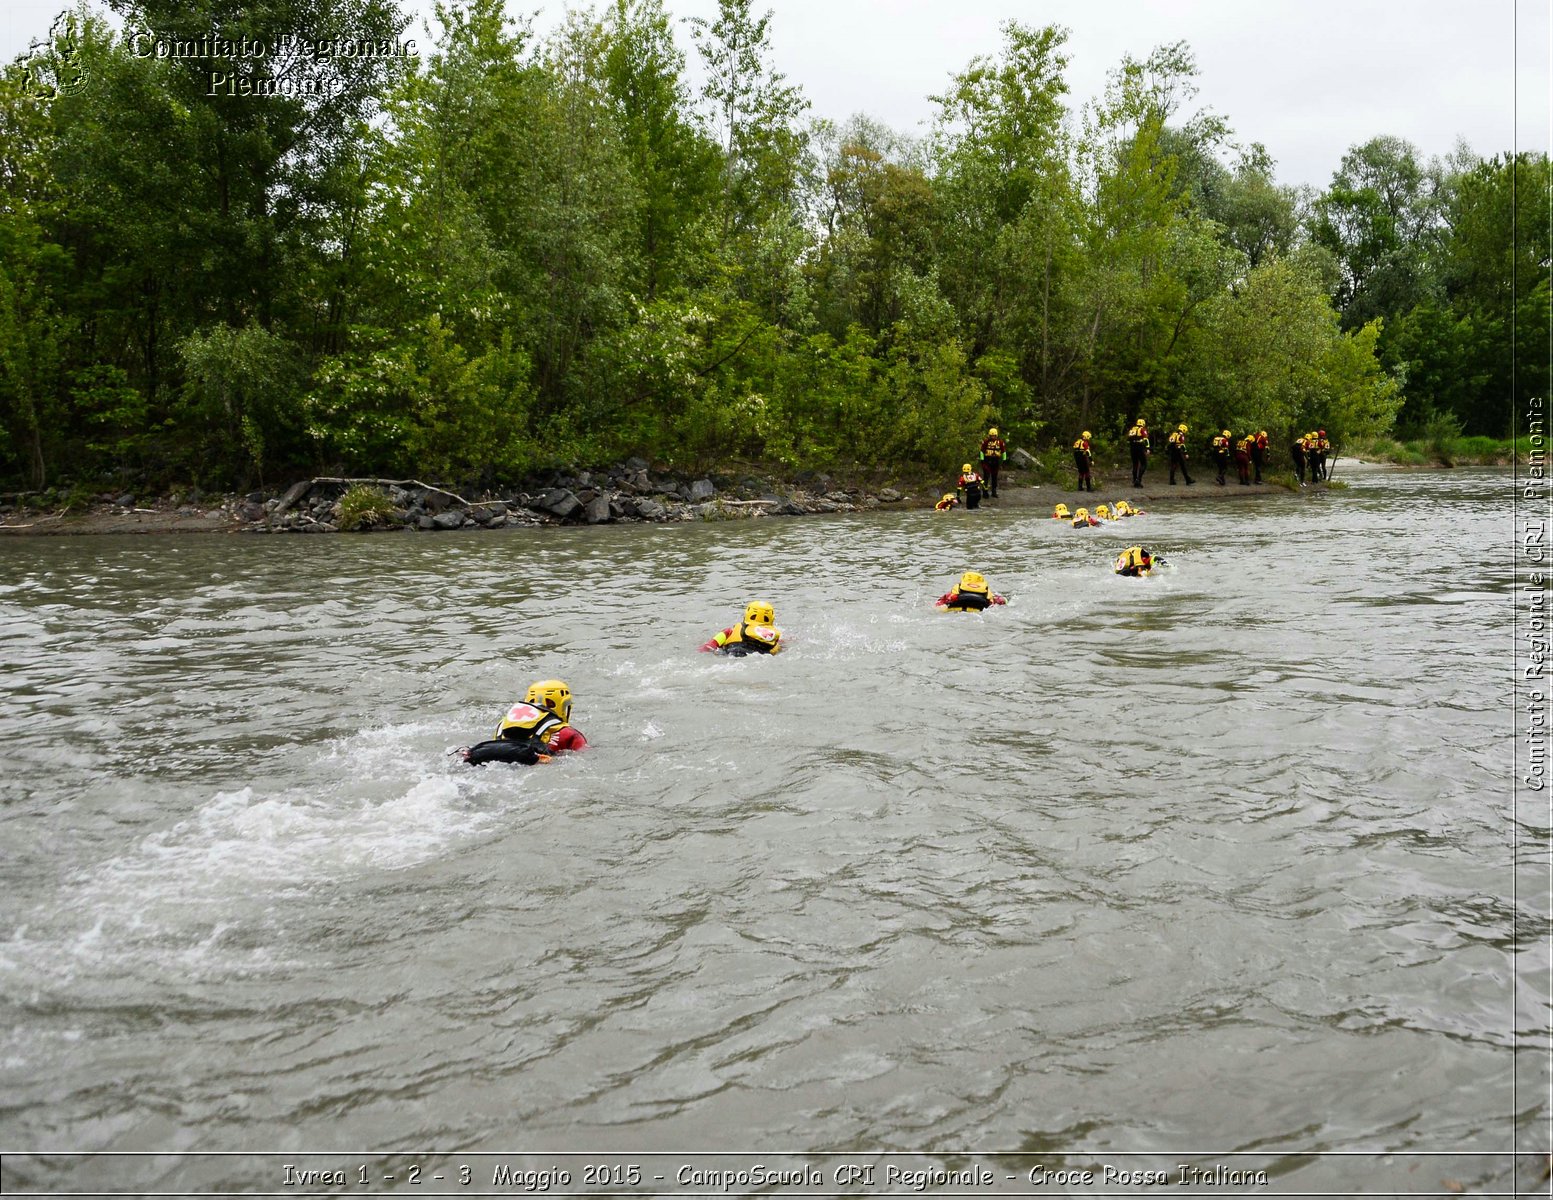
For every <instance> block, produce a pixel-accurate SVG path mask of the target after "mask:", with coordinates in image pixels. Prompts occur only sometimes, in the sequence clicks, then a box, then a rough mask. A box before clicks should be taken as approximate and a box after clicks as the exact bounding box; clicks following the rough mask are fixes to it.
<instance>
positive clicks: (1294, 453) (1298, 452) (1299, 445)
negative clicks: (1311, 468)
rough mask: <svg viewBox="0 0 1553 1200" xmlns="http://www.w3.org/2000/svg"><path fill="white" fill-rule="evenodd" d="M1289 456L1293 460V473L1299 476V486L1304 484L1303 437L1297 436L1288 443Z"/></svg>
mask: <svg viewBox="0 0 1553 1200" xmlns="http://www.w3.org/2000/svg"><path fill="white" fill-rule="evenodd" d="M1289 457H1290V458H1292V459H1293V460H1294V473H1295V474H1296V475H1298V476H1299V477H1300V486H1301V487H1304V486H1305V439H1304V438H1302V437H1297V438H1295V439H1294V441H1292V442H1291V443H1289Z"/></svg>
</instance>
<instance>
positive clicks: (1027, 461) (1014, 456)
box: [1008, 450, 1035, 471]
mask: <svg viewBox="0 0 1553 1200" xmlns="http://www.w3.org/2000/svg"><path fill="white" fill-rule="evenodd" d="M1008 461H1009V465H1010V466H1015V467H1018V468H1019V469H1020V470H1021V471H1029V470H1031V469H1032V468H1034V466H1035V459H1033V458H1031V457H1030V455H1029V454H1028V453H1026V452H1025V451H1023V450H1013V451H1010V452H1009V456H1008Z"/></svg>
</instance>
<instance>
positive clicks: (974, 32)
mask: <svg viewBox="0 0 1553 1200" xmlns="http://www.w3.org/2000/svg"><path fill="white" fill-rule="evenodd" d="M766 4H767V6H768V7H771V8H773V9H775V12H776V15H775V18H774V20H773V21H772V25H771V34H772V42H773V44H774V47H775V52H776V53H775V58H776V63H777V67H778V69H779V70H781V71H783V72H784V73H785V74H786V75H787V76H788V78H789V80H790V81H792V82H794V83H797V84H798V85H799V86H801V87H802V88H803V90H804V93H805V95H806V96H807V97H808V98H809V100H810V102H811V104H812V105H813V107H812V110H811V114H812V115H814V116H822V117H829V118H831V119H833V120H836V121H842V120H845V119H846V118H847V117H849V116H851V115H852V114H854V113H858V112H864V113H867V114H868V115H869V116H871V117H873V118H875V119H876V120H880V121H883V122H884V123H885V124H887V125H890V126H892V127H893V128H895V129H898V130H900V131H902V132H905V133H922V132H924V131H925V130H926V127H927V122H928V121H929V120H930V119H931V117H932V114H933V105H932V104H931V102H929V100H928V99H927V97H928V96H929V95H930V94H932V93H934V92H938V91H941V90H942V88H943V86H944V84H945V82H946V80H947V79H948V77H949V75H950V74H951V73H953V72H955V71H958V70H960V69H962V68H963V67H964V66H965V64H966V63H968V62H969V61H970V60H971V58H973V57H975V56H976V55H978V54H993V53H996V52H997V50H998V49H999V47H1000V45H1001V37H1000V35H999V32H998V26H999V24H1000V23H1001V22H1003V21H1004V20H1006V19H1008V18H1010V17H1014V18H1016V19H1018V20H1020V21H1023V22H1025V23H1026V24H1031V25H1043V24H1058V25H1064V26H1066V27H1067V28H1068V29H1069V31H1070V36H1069V39H1068V52H1069V57H1070V63H1069V67H1068V76H1067V78H1068V84H1069V88H1070V97H1069V99H1070V102H1071V105H1072V107H1074V108H1075V109H1076V108H1077V107H1078V105H1079V104H1080V103H1081V102H1082V101H1084V100H1086V99H1089V98H1091V97H1093V96H1096V95H1098V94H1099V93H1100V91H1101V90H1102V89H1103V88H1104V86H1105V77H1106V72H1107V71H1109V70H1111V69H1112V68H1113V67H1115V66H1116V64H1117V63H1118V62H1119V61H1120V60H1121V57H1122V55H1124V54H1131V55H1133V56H1134V57H1137V58H1142V57H1144V56H1145V55H1147V54H1148V52H1149V51H1150V50H1151V49H1152V48H1153V47H1154V46H1157V45H1159V44H1161V43H1164V42H1173V41H1179V40H1184V41H1186V42H1187V43H1189V44H1190V45H1191V47H1192V49H1193V50H1194V51H1195V53H1196V56H1197V64H1198V68H1199V71H1200V74H1199V77H1198V85H1199V87H1200V92H1199V95H1198V98H1197V102H1198V103H1199V104H1201V105H1205V106H1207V107H1209V108H1212V109H1213V110H1214V111H1216V112H1218V113H1219V114H1220V115H1222V116H1224V117H1225V118H1227V119H1228V121H1229V123H1230V125H1231V127H1232V129H1233V130H1234V134H1235V137H1236V138H1237V139H1238V140H1241V141H1247V142H1249V141H1260V142H1262V143H1263V144H1264V145H1266V146H1267V148H1268V150H1269V151H1270V152H1271V153H1272V155H1273V158H1274V159H1275V160H1276V161H1277V163H1278V177H1279V179H1280V181H1281V182H1284V183H1308V184H1312V185H1314V186H1317V187H1325V186H1326V185H1327V184H1328V183H1329V182H1330V181H1331V177H1332V172H1333V171H1334V170H1336V169H1337V166H1338V163H1339V161H1340V159H1341V158H1342V156H1343V154H1344V152H1345V151H1346V150H1347V149H1348V148H1349V147H1351V146H1353V145H1355V144H1357V143H1360V142H1364V141H1367V140H1368V139H1370V138H1371V137H1375V136H1377V135H1380V134H1394V135H1397V136H1400V137H1403V138H1406V139H1407V140H1408V141H1410V142H1412V143H1413V144H1414V145H1416V146H1417V147H1418V148H1419V149H1420V150H1421V151H1422V152H1423V154H1424V156H1425V157H1428V156H1431V155H1435V154H1446V153H1448V152H1449V151H1450V150H1451V149H1452V147H1453V146H1454V145H1455V143H1456V141H1457V139H1458V138H1462V139H1465V140H1466V142H1467V144H1468V145H1469V146H1470V147H1471V148H1472V149H1473V150H1474V151H1476V152H1477V153H1479V154H1483V155H1491V154H1494V153H1498V152H1502V151H1507V150H1510V149H1511V148H1512V147H1514V148H1517V149H1522V150H1542V151H1544V152H1546V151H1548V150H1549V149H1550V136H1553V134H1550V128H1553V126H1550V115H1549V112H1550V105H1553V100H1550V96H1553V71H1550V60H1553V46H1550V28H1553V22H1550V7H1553V5H1550V0H1477V2H1476V3H1474V2H1473V0H1025V2H1024V3H1017V2H1015V0H958V3H955V2H954V0H877V2H868V0H766ZM668 5H669V8H670V11H672V12H673V13H674V14H675V15H676V16H679V17H688V16H712V15H715V12H716V0H668ZM63 7H65V5H64V3H63V0H8V2H7V3H5V4H3V5H0V55H3V56H4V57H5V58H7V59H8V58H10V57H12V56H13V55H16V54H18V53H21V52H22V51H24V50H25V49H26V48H27V45H28V44H29V42H31V41H32V40H33V39H36V38H40V37H42V36H43V35H44V34H45V33H46V32H47V31H48V27H49V24H50V22H51V21H52V20H53V17H54V15H55V14H56V13H57V12H58V11H59V10H60V9H61V8H63ZM410 7H412V8H413V9H414V10H419V11H423V12H424V11H429V9H430V7H431V5H430V2H429V0H421V2H414V3H412V4H411V5H410ZM508 7H509V11H512V12H531V13H532V12H537V13H538V14H539V15H538V19H537V20H536V22H535V25H536V29H539V30H541V31H543V30H546V29H548V28H549V27H551V26H553V25H554V24H555V23H556V21H557V20H558V15H559V13H560V12H561V11H562V10H563V9H564V7H565V5H564V4H562V3H545V2H544V0H508ZM760 8H761V5H760V0H757V11H760ZM412 29H413V31H414V32H413V33H412V35H411V36H418V35H419V31H420V18H419V17H418V16H417V18H416V19H415V21H414V23H413V26H412ZM299 32H304V31H299ZM676 36H677V37H678V38H679V41H680V45H681V47H682V48H683V49H684V50H685V51H686V53H687V56H688V57H689V58H690V59H691V61H692V63H694V59H695V55H694V52H693V49H692V42H691V39H690V35H689V30H688V28H685V27H683V26H681V27H679V28H678V29H677V30H676Z"/></svg>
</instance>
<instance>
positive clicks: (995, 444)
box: [981, 438, 1008, 459]
mask: <svg viewBox="0 0 1553 1200" xmlns="http://www.w3.org/2000/svg"><path fill="white" fill-rule="evenodd" d="M1007 449H1008V443H1007V442H1005V441H1004V440H1003V439H1002V438H988V439H987V440H986V441H984V442H982V444H981V456H982V457H983V458H998V459H1001V458H1002V457H1003V452H1004V451H1005V450H1007Z"/></svg>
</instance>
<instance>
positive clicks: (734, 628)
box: [698, 600, 782, 658]
mask: <svg viewBox="0 0 1553 1200" xmlns="http://www.w3.org/2000/svg"><path fill="white" fill-rule="evenodd" d="M698 649H700V650H701V651H703V652H709V653H716V654H726V655H728V656H729V657H730V658H743V657H744V656H745V655H747V654H778V653H780V652H781V650H782V631H781V630H780V629H778V628H777V627H776V610H775V609H773V608H772V607H771V605H769V604H767V603H766V602H765V601H764V600H751V601H750V602H749V603H748V604H746V605H745V606H744V619H743V620H742V621H740V622H739V623H738V624H737V625H730V626H729V627H728V628H727V629H724V630H723V631H722V632H721V633H714V634H713V635H712V636H711V637H710V638H708V639H707V640H706V641H705V642H704V643H703V644H702V645H701V646H700V647H698Z"/></svg>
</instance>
